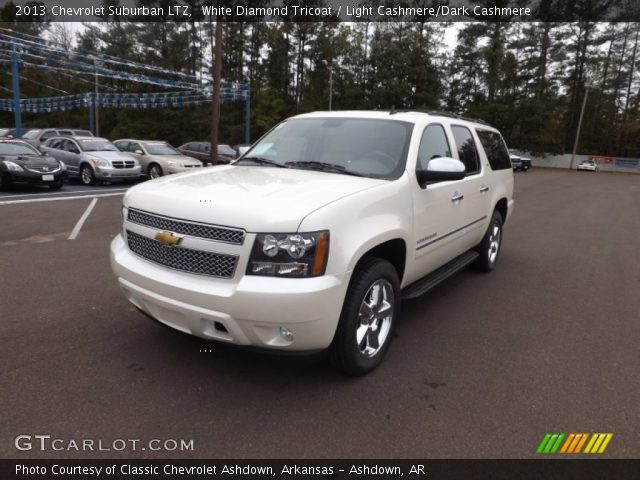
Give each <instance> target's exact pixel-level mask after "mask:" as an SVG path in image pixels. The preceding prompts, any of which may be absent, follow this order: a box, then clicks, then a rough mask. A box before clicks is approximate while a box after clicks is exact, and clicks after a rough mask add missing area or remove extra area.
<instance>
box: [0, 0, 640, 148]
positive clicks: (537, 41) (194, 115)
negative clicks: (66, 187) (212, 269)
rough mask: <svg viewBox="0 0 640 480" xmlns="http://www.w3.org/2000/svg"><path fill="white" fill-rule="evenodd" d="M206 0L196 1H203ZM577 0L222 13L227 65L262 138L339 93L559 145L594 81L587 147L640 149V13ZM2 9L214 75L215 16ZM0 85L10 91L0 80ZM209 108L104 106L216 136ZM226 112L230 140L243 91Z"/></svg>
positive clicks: (58, 39)
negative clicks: (72, 21) (360, 11)
mask: <svg viewBox="0 0 640 480" xmlns="http://www.w3.org/2000/svg"><path fill="white" fill-rule="evenodd" d="M109 1H111V0H109ZM167 1H169V0H139V3H140V4H144V5H147V6H152V5H161V4H163V3H165V2H167ZM288 1H289V0H285V3H287V2H288ZM199 2H200V0H189V1H188V2H187V3H189V4H190V5H191V6H192V7H195V6H197V5H198V4H199ZM253 3H255V4H259V3H260V2H253ZM308 3H309V4H314V5H322V4H323V2H322V1H310V2H308ZM364 3H370V2H364ZM414 3H420V4H424V5H425V6H427V5H428V4H430V3H432V2H431V1H430V0H420V1H418V2H414ZM480 3H482V2H480ZM492 3H496V2H492ZM498 3H500V2H498ZM503 3H505V4H506V3H508V2H503ZM574 3H575V5H576V6H577V7H576V8H578V7H579V8H578V10H577V11H578V15H577V19H578V20H577V21H572V22H535V23H509V22H491V23H486V22H485V23H440V22H425V21H423V19H405V20H407V21H402V22H380V23H374V22H366V21H363V22H357V23H341V22H338V21H326V22H306V21H296V19H295V18H294V19H287V20H288V21H286V22H271V23H269V22H264V21H262V22H261V21H260V20H261V19H260V18H256V19H252V20H254V21H247V22H226V23H224V24H223V54H222V62H223V63H222V65H223V66H222V72H223V73H222V77H223V78H224V79H226V80H231V81H238V82H246V83H249V84H250V85H251V95H252V100H251V105H252V117H251V124H252V125H251V126H252V138H253V139H254V140H255V139H256V138H258V136H260V135H262V134H263V133H264V132H266V131H267V130H268V129H269V128H271V127H272V126H273V125H275V124H276V123H277V122H279V121H280V120H282V119H284V118H286V117H288V116H290V115H294V114H296V113H303V112H308V111H314V110H326V109H328V108H329V101H330V97H331V104H332V108H333V109H335V110H344V109H382V110H388V109H390V108H392V107H393V108H395V109H398V110H400V109H416V110H425V111H434V110H442V111H447V112H451V113H456V114H460V115H463V116H467V117H471V118H479V119H482V120H484V121H486V122H488V123H490V124H492V125H494V126H495V127H497V128H499V129H500V130H501V131H502V132H503V135H504V137H505V139H506V140H507V143H508V144H509V146H510V147H514V148H519V149H522V150H525V151H529V152H532V153H534V154H540V153H564V152H570V151H571V150H572V148H573V142H574V139H575V135H576V130H577V125H578V120H579V116H580V110H581V108H582V104H583V100H584V98H585V95H588V97H587V102H586V103H585V114H584V120H583V124H582V130H581V131H582V133H581V137H580V146H579V149H578V151H579V153H591V154H600V155H611V156H620V157H640V69H639V68H638V64H639V63H640V24H639V23H635V22H615V23H613V22H611V23H609V22H603V21H602V19H603V18H605V17H604V12H605V10H606V9H605V7H606V5H608V0H578V1H576V2H574ZM580 8H581V9H582V10H580ZM7 15H8V13H7V11H6V7H5V8H4V9H2V10H0V20H3V21H4V22H5V23H3V25H4V26H5V27H6V26H7V25H9V26H10V27H9V28H12V29H22V31H25V32H29V33H31V34H35V35H39V36H41V37H43V38H47V39H48V40H49V41H51V42H53V43H55V44H57V45H63V46H65V47H66V48H68V49H69V50H73V49H74V48H82V49H85V50H92V51H98V52H102V53H106V54H110V55H116V56H119V57H123V58H127V59H131V60H134V61H137V62H144V63H148V64H152V65H157V66H161V67H165V68H171V69H176V70H180V71H183V72H189V73H191V74H193V75H196V76H198V77H203V78H204V77H210V72H211V68H212V44H213V37H214V29H215V21H214V19H211V18H198V17H197V16H194V18H192V20H191V21H189V22H184V23H172V22H165V23H161V22H156V23H142V22H123V21H118V19H114V18H108V19H105V21H104V22H101V23H93V24H84V26H83V28H81V29H80V30H79V31H78V32H75V33H74V32H73V31H70V29H69V27H68V25H66V24H55V23H46V22H40V23H34V24H27V23H12V22H11V18H7ZM3 65H4V64H3ZM25 75H29V76H30V77H31V78H33V79H36V80H39V81H42V82H46V83H48V84H50V85H52V86H54V87H57V88H60V89H63V90H65V91H74V92H82V91H87V90H88V88H87V87H88V86H87V85H85V84H79V83H77V82H76V81H74V79H73V78H69V77H62V76H52V75H47V74H46V73H42V72H38V71H33V72H32V71H29V70H26V71H25ZM10 80H11V79H10V77H8V76H7V75H5V76H3V77H2V78H0V86H4V87H5V88H9V87H10ZM105 86H108V87H109V88H112V89H113V91H129V92H131V91H133V92H136V91H140V92H142V91H155V90H157V89H155V90H154V89H153V88H151V89H150V88H148V87H141V86H139V85H132V84H126V82H122V81H116V80H113V81H110V82H109V83H108V85H105ZM89 87H90V86H89ZM51 94H52V92H45V91H44V90H43V89H42V88H39V87H37V86H36V85H30V84H24V86H23V95H25V96H45V95H51ZM0 96H8V94H6V92H4V90H3V91H2V92H0ZM86 115H87V114H86V112H81V111H73V112H59V113H55V114H54V113H51V114H39V115H38V116H36V115H25V124H26V125H27V126H33V125H45V124H53V123H54V122H58V123H60V122H62V123H64V124H65V125H66V124H69V122H73V123H74V125H73V126H78V125H79V126H86V124H87V119H86ZM210 116H211V110H210V108H206V107H202V108H192V109H176V110H160V111H153V112H150V111H135V110H115V109H104V110H103V111H102V112H101V127H102V131H101V133H102V134H103V135H106V136H109V137H112V138H114V137H122V136H128V137H132V136H137V137H147V138H150V137H151V138H162V139H166V140H168V141H170V142H172V143H174V144H181V143H183V142H186V141H190V140H202V139H207V137H208V135H209V130H208V129H209V125H210V123H209V122H210ZM0 121H1V122H2V123H3V124H6V123H10V122H11V116H10V115H8V114H6V113H3V114H1V116H0ZM76 124H77V125H76ZM220 125H221V133H220V138H221V141H223V142H226V143H231V144H233V143H241V142H242V141H243V138H244V133H243V132H244V105H243V104H242V103H238V104H234V103H228V104H224V105H223V106H222V109H221V123H220Z"/></svg>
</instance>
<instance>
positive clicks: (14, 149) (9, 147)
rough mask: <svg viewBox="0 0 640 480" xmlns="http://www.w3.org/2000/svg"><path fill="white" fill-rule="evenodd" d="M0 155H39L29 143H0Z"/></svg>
mask: <svg viewBox="0 0 640 480" xmlns="http://www.w3.org/2000/svg"><path fill="white" fill-rule="evenodd" d="M0 155H40V153H39V152H38V151H37V150H36V149H35V148H33V147H32V146H31V145H25V144H24V143H13V142H8V143H5V142H2V143H0Z"/></svg>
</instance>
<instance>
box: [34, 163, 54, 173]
mask: <svg viewBox="0 0 640 480" xmlns="http://www.w3.org/2000/svg"><path fill="white" fill-rule="evenodd" d="M26 169H27V170H29V171H30V172H35V173H56V172H59V171H60V167H48V166H46V165H45V166H40V165H36V166H33V167H26Z"/></svg>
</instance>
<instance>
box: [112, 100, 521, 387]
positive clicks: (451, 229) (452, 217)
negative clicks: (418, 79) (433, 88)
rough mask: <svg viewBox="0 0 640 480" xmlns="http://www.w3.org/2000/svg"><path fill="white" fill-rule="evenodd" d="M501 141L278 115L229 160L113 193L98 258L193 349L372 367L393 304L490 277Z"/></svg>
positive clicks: (503, 196)
mask: <svg viewBox="0 0 640 480" xmlns="http://www.w3.org/2000/svg"><path fill="white" fill-rule="evenodd" d="M512 195H513V171H512V168H511V162H510V161H509V153H508V151H507V148H506V146H505V143H504V141H503V139H502V137H501V135H500V133H499V132H498V131H497V130H496V129H494V128H492V127H489V126H487V125H486V124H483V123H477V122H473V121H469V120H465V119H462V118H458V117H453V116H441V115H430V114H425V113H417V112H360V111H359V112H316V113H311V114H304V115H299V116H296V117H293V118H291V119H288V120H286V121H284V122H282V123H280V124H279V125H277V126H276V127H275V128H273V129H272V130H271V131H270V132H269V133H267V134H266V135H265V136H264V137H263V138H262V139H261V140H259V141H258V142H257V143H256V144H255V145H254V146H253V148H252V150H251V151H250V152H249V153H248V154H247V155H246V156H244V157H243V158H241V159H239V160H238V161H236V162H234V163H232V164H230V165H224V166H217V167H213V168H208V169H202V170H200V171H194V172H191V173H186V174H183V175H180V176H177V177H163V178H160V179H157V180H154V181H152V182H146V183H143V184H140V185H137V186H135V187H133V188H131V189H129V190H128V192H127V193H126V194H125V196H124V200H123V216H124V224H123V228H122V233H121V234H120V235H118V236H117V237H116V238H115V239H114V240H113V242H112V244H111V264H112V268H113V271H114V273H115V275H116V277H117V281H118V283H119V285H120V287H121V288H122V290H123V292H124V294H125V296H126V297H127V298H128V299H129V301H130V302H131V303H132V304H133V305H135V306H136V307H137V308H138V309H140V310H141V311H142V312H144V313H145V314H146V315H148V316H150V317H152V318H154V319H155V320H157V321H159V322H161V323H163V324H165V325H168V326H170V327H172V328H174V329H176V330H179V331H181V332H185V333H188V334H191V335H195V336H198V337H201V338H204V339H209V340H218V341H222V342H229V343H233V344H237V345H251V346H255V347H262V348H266V349H279V350H289V351H318V350H323V349H327V348H328V349H329V350H330V354H331V358H332V359H333V360H334V362H335V363H336V364H337V365H338V366H339V367H340V368H341V369H342V370H343V371H345V372H347V373H349V374H363V373H366V372H368V371H370V370H372V369H373V368H375V367H376V366H377V365H378V364H379V363H380V361H381V360H382V358H383V357H384V355H385V353H386V351H387V350H388V348H389V345H390V343H391V340H392V338H393V335H392V332H393V328H394V325H395V322H396V321H397V319H398V316H399V312H400V303H401V299H403V298H414V297H417V296H419V295H422V294H423V293H425V292H426V291H428V290H430V289H431V288H432V287H433V286H435V285H436V284H438V283H439V282H440V281H442V280H444V279H445V278H447V277H448V276H450V275H451V274H453V273H455V272H456V271H458V270H460V269H462V268H464V267H466V266H467V265H470V264H475V266H476V267H477V268H478V269H480V270H482V271H491V270H492V269H493V268H494V267H495V265H496V262H497V260H498V256H499V253H500V247H501V242H502V228H503V225H504V223H505V222H506V221H507V219H508V218H509V217H510V215H511V213H512V211H513V207H514V201H513V198H512Z"/></svg>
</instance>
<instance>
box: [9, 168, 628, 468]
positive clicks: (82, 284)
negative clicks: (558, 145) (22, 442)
mask: <svg viewBox="0 0 640 480" xmlns="http://www.w3.org/2000/svg"><path fill="white" fill-rule="evenodd" d="M639 180H640V177H638V176H634V175H616V174H589V173H576V172H569V171H551V170H535V169H534V170H532V171H529V172H527V173H524V174H521V173H518V174H516V194H515V198H516V208H515V213H514V216H513V218H512V220H511V221H510V222H509V223H508V224H507V226H506V229H505V237H504V241H505V243H504V246H503V250H502V253H501V258H500V262H499V265H498V267H497V269H496V270H495V271H494V272H493V273H491V274H488V275H482V274H478V273H475V272H472V271H465V272H462V273H460V274H458V275H456V276H454V277H452V278H451V279H450V280H448V281H447V282H446V283H445V284H443V285H441V286H439V287H438V288H436V289H435V290H433V291H431V292H430V293H428V294H427V295H426V296H424V297H423V298H421V299H418V300H415V301H412V302H409V303H406V304H405V305H404V311H403V317H402V319H401V320H400V322H399V325H398V329H397V335H396V338H395V339H394V343H393V345H392V348H391V350H390V352H389V355H388V357H387V359H386V361H385V362H384V363H383V364H382V365H381V367H380V368H379V369H378V370H376V371H374V372H373V373H371V374H370V375H368V376H366V377H362V378H346V377H343V376H341V375H340V374H338V373H336V372H335V371H333V370H331V369H330V368H328V367H327V366H326V365H325V363H324V359H323V358H322V357H321V356H316V357H310V358H299V357H282V356H271V355H262V354H256V353H249V352H246V351H244V350H240V349H235V348H232V347H228V346H222V345H217V344H210V343H205V342H202V341H201V340H198V339H196V338H191V337H188V336H185V335H182V334H179V333H177V332H173V331H170V330H168V329H166V328H162V327H161V326H159V325H157V324H155V323H153V322H151V321H149V320H148V319H146V318H145V317H143V316H141V315H140V314H138V313H137V312H135V311H134V309H133V308H132V307H131V306H130V305H129V304H128V303H127V302H126V301H125V299H124V297H123V296H122V295H121V293H120V292H119V291H118V288H117V287H116V283H115V280H114V278H113V276H112V274H111V270H110V268H109V260H108V247H109V242H110V241H111V239H112V238H113V237H114V235H116V234H117V232H118V231H119V228H120V208H119V207H120V202H121V197H119V196H114V197H105V198H99V199H98V201H97V202H96V203H95V207H94V208H93V211H92V212H91V213H90V215H89V216H88V217H87V218H86V222H85V223H84V224H83V226H82V229H81V230H80V232H79V234H78V236H77V238H76V239H75V240H68V239H67V238H68V234H69V233H70V231H71V230H72V229H73V227H74V225H75V224H76V222H77V221H78V219H79V218H80V217H81V216H82V215H83V213H84V212H85V211H86V209H87V207H88V204H89V202H90V200H89V199H76V200H70V201H66V202H51V203H35V204H18V205H5V206H0V215H1V217H2V219H3V222H2V225H3V228H2V231H1V235H2V236H1V237H0V264H1V269H2V275H1V276H0V292H2V293H1V297H0V298H2V303H1V306H0V317H1V319H2V320H1V321H0V338H1V339H2V348H1V349H0V405H2V410H3V412H4V414H3V415H1V416H0V432H2V436H1V437H0V457H5V458H16V457H21V458H27V457H32V458H35V457H50V458H59V457H76V458H78V457H80V458H100V457H103V458H114V457H123V458H126V457H140V458H146V457H154V456H156V457H158V456H170V457H172V458H179V457H185V458H186V457H201V458H202V457H212V458H241V457H244V458H248V457H251V458H283V457H284V458H295V457H308V458H348V457H356V458H376V457H382V458H402V457H412V458H425V457H426V458H442V457H448V458H467V457H470V458H485V457H489V458H500V457H534V456H535V449H536V447H537V445H538V443H539V442H540V440H541V438H542V437H543V435H544V434H545V433H546V432H552V431H558V432H613V433H614V437H613V439H612V441H611V443H610V444H609V446H608V448H607V451H606V453H604V454H603V456H605V457H637V456H638V452H639V451H640V433H639V432H638V429H637V426H638V425H640V409H639V408H638V398H640V374H639V370H638V365H639V364H640V347H639V345H640V314H639V312H640V296H639V295H638V288H639V287H640V256H639V255H638V239H639V238H640V215H638V212H639V211H640V183H639ZM37 235H41V236H43V237H46V236H49V237H51V239H50V240H49V241H45V242H25V241H24V239H25V238H29V237H33V236H37ZM283 308H286V306H283ZM203 349H206V350H209V349H210V350H211V351H210V352H208V351H207V352H203V351H202V350H203ZM19 434H30V435H37V434H48V435H51V436H52V437H57V438H62V439H67V440H70V439H76V440H80V439H83V438H91V439H96V440H97V439H102V440H103V441H105V442H111V441H113V440H114V439H122V438H124V439H142V440H149V439H167V438H169V439H193V440H194V450H193V451H189V452H178V451H176V452H169V453H167V452H149V451H136V452H131V451H125V452H122V453H120V452H113V451H111V452H88V453H82V452H80V453H78V452H75V451H60V452H52V451H47V452H36V451H31V452H17V451H16V449H15V447H14V437H15V436H16V435H19Z"/></svg>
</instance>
